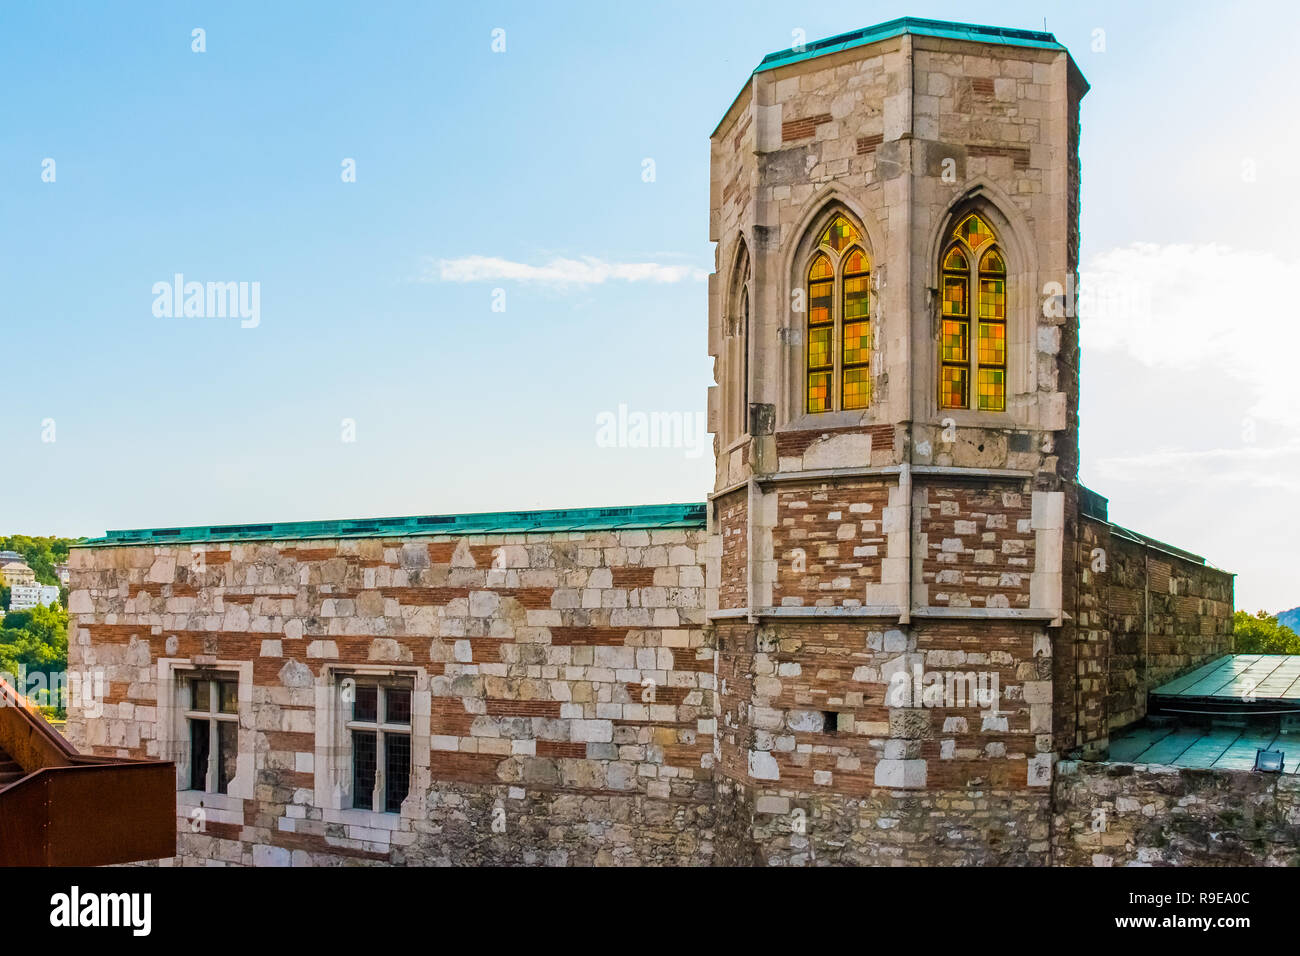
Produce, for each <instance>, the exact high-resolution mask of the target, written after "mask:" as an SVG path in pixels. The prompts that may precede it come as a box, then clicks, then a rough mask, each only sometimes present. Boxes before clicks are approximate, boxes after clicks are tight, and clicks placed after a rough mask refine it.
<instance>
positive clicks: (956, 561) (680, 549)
mask: <svg viewBox="0 0 1300 956" xmlns="http://www.w3.org/2000/svg"><path fill="white" fill-rule="evenodd" d="M1086 91H1087V83H1086V81H1085V80H1084V79H1083V77H1082V75H1081V74H1080V73H1079V71H1078V69H1077V67H1076V66H1075V64H1074V62H1073V60H1072V59H1071V58H1070V55H1069V53H1068V52H1067V51H1066V50H1065V49H1064V48H1063V47H1062V46H1060V45H1059V44H1058V43H1056V41H1055V39H1054V38H1052V37H1051V35H1050V34H1045V33H1034V32H1029V31H1007V30H998V29H994V28H987V27H972V26H966V25H960V24H949V23H940V22H937V21H925V20H912V19H908V20H901V21H892V22H891V23H887V24H882V25H880V26H878V27H873V28H869V29H867V30H863V31H858V32H856V33H854V34H847V35H845V36H844V37H837V38H832V40H829V41H823V42H822V43H815V44H810V45H809V46H808V47H807V48H806V49H802V50H787V51H781V52H779V53H776V54H772V55H771V56H769V57H767V58H766V59H765V60H764V61H763V63H762V64H760V65H759V68H758V69H757V70H755V72H754V73H753V75H752V76H751V77H750V78H749V79H748V81H747V82H746V84H745V86H744V88H743V89H742V90H741V91H740V93H739V95H738V96H737V97H736V99H735V101H734V102H733V103H732V105H731V106H730V108H729V109H728V110H727V111H726V113H725V115H724V116H723V118H722V121H721V123H720V124H719V126H718V128H717V130H716V131H715V132H714V133H713V136H712V140H711V144H712V146H711V148H712V188H711V198H710V210H709V227H710V237H711V239H712V240H713V241H714V242H715V243H716V244H717V246H716V249H717V266H716V274H715V275H714V276H712V277H711V280H710V286H709V302H708V312H709V323H708V333H709V334H708V341H709V351H710V354H711V355H712V356H713V357H714V368H715V382H716V384H715V385H714V386H713V387H711V388H710V390H709V398H708V410H709V425H710V431H711V432H712V433H713V435H714V452H715V458H716V463H717V469H716V482H715V486H714V489H713V491H712V492H711V493H710V494H709V496H708V501H707V503H706V504H705V505H699V506H676V507H673V506H658V507H654V506H650V507H643V508H628V509H612V510H610V511H608V512H602V511H601V510H600V509H591V510H589V511H587V512H534V513H525V514H519V515H508V516H491V515H488V516H433V517H428V518H420V519H391V520H389V521H387V522H384V521H378V522H364V521H358V522H334V523H327V524H319V525H314V524H301V523H300V524H287V525H265V526H257V525H246V526H239V527H234V528H212V527H206V528H173V529H153V530H151V531H135V532H115V533H110V534H109V535H108V536H106V537H105V538H102V539H97V540H95V541H91V542H88V543H87V544H86V546H84V547H80V548H77V549H75V550H74V552H73V555H72V558H71V566H72V584H71V587H72V597H71V610H72V612H73V616H74V621H73V627H72V635H71V641H70V644H71V648H70V657H71V666H72V667H74V668H79V669H102V670H103V671H104V672H105V675H106V677H107V680H108V687H109V689H110V690H109V696H108V700H107V701H106V704H105V706H104V708H103V712H102V716H94V717H92V716H88V715H87V714H85V713H75V712H74V713H73V714H71V715H70V718H69V724H68V727H69V736H70V737H71V738H72V739H73V740H74V741H75V742H76V743H78V744H79V745H80V746H82V747H83V748H85V749H87V750H90V751H92V752H95V753H104V754H114V755H123V756H146V755H147V756H154V757H165V758H169V759H174V760H175V761H176V762H177V775H178V793H177V814H178V826H179V828H180V831H181V833H180V839H179V846H180V854H179V856H178V858H177V861H176V862H181V863H185V864H208V863H229V864H253V865H286V864H294V865H325V864H341V863H389V864H475V863H509V864H548V865H566V864H567V865H575V864H578V865H585V864H674V865H710V864H712V865H721V864H726V865H736V864H740V865H749V864H771V865H805V864H807V865H823V864H889V865H895V864H921V865H925V864H953V865H969V864H1024V865H1046V864H1050V863H1052V862H1058V863H1067V864H1073V863H1080V862H1084V863H1087V862H1097V861H1096V860H1094V859H1093V858H1094V857H1096V856H1101V857H1105V858H1107V859H1115V858H1116V853H1115V852H1113V851H1110V850H1096V851H1095V852H1094V851H1092V850H1091V849H1089V850H1088V851H1087V852H1085V850H1083V849H1080V847H1089V848H1090V846H1091V844H1089V843H1088V841H1089V840H1091V839H1092V837H1091V835H1084V836H1080V834H1082V833H1083V830H1082V829H1081V827H1083V826H1084V823H1085V822H1086V820H1087V816H1088V814H1089V813H1090V812H1091V810H1092V809H1093V806H1092V804H1093V803H1094V802H1095V800H1096V799H1097V794H1098V793H1100V792H1102V790H1104V789H1105V788H1099V787H1098V786H1094V785H1093V783H1092V781H1093V780H1094V778H1093V777H1092V776H1089V775H1088V774H1086V773H1082V774H1081V773H1080V772H1079V771H1078V769H1077V768H1078V767H1079V766H1080V764H1079V763H1078V760H1079V759H1084V760H1091V759H1094V758H1097V757H1104V756H1105V753H1106V748H1107V744H1108V740H1109V735H1110V734H1111V733H1112V732H1113V731H1115V730H1117V729H1119V728H1120V727H1122V726H1124V725H1125V724H1127V723H1131V722H1132V721H1134V720H1136V719H1138V718H1140V717H1141V716H1142V715H1143V714H1144V713H1145V699H1146V689H1147V688H1149V687H1151V686H1153V685H1154V684H1155V683H1157V682H1159V681H1162V680H1165V679H1168V678H1169V677H1171V676H1173V675H1175V674H1179V673H1182V672H1183V671H1185V670H1188V669H1190V668H1192V667H1193V666H1195V665H1197V664H1199V663H1201V662H1203V661H1204V660H1206V659H1208V658H1210V657H1212V656H1217V655H1218V654H1221V653H1224V652H1226V651H1229V650H1231V645H1232V622H1231V618H1232V578H1231V575H1228V574H1226V573H1224V572H1221V571H1218V570H1216V569H1213V568H1211V567H1209V566H1208V565H1206V564H1205V563H1204V561H1203V560H1201V559H1200V558H1198V557H1196V556H1195V555H1191V554H1189V553H1188V552H1185V551H1182V550H1180V549H1177V548H1172V547H1170V546H1168V545H1163V544H1161V543H1160V542H1157V541H1154V540H1152V539H1150V538H1147V537H1145V536H1142V535H1138V534H1135V533H1133V532H1129V531H1127V530H1126V529H1122V528H1118V527H1117V526H1115V525H1113V524H1111V523H1110V522H1109V521H1108V518H1107V510H1106V501H1105V499H1104V498H1101V497H1100V496H1098V495H1096V494H1094V493H1092V492H1090V491H1088V490H1087V489H1085V488H1083V487H1082V486H1080V485H1079V484H1078V481H1077V465H1078V427H1079V421H1078V411H1077V410H1078V384H1079V374H1078V368H1079V351H1078V321H1077V317H1076V316H1075V313H1074V310H1073V308H1072V302H1071V301H1070V297H1069V296H1062V294H1061V293H1060V292H1059V290H1061V289H1073V288H1077V282H1076V280H1077V267H1078V209H1079V184H1080V169H1079V161H1078V136H1079V105H1080V101H1081V99H1082V97H1083V95H1084V94H1085V92H1086ZM972 217H974V218H973V219H972ZM972 237H973V238H972ZM975 242H981V243H984V244H985V245H980V246H975V245H973V243H975ZM961 243H965V245H961ZM954 244H957V245H954ZM989 244H991V245H989ZM958 247H960V248H962V249H967V250H973V249H984V248H996V249H997V250H998V253H999V256H1000V259H1001V261H1002V263H1003V270H1004V271H1003V272H997V271H996V264H995V266H991V267H989V268H992V269H994V271H992V272H990V271H987V270H986V268H985V265H978V267H977V266H974V265H971V266H969V268H970V269H972V270H974V271H971V272H970V273H969V276H968V277H967V278H962V277H961V275H960V274H958V273H956V272H955V271H954V269H955V268H956V267H954V266H953V262H955V261H956V260H954V259H953V258H951V257H950V252H951V250H952V249H953V248H958ZM855 254H857V255H858V257H857V258H854V255H855ZM981 255H983V253H981ZM822 258H824V259H825V264H824V265H823V264H819V263H820V259H822ZM978 262H979V263H985V264H987V263H990V262H994V260H992V259H989V258H988V257H987V256H986V257H985V258H983V259H980V260H978ZM968 265H969V263H968ZM822 268H825V269H828V270H829V273H830V276H831V277H830V278H829V279H823V278H819V276H821V275H822V273H820V272H818V271H817V270H818V269H822ZM855 270H856V271H855ZM954 276H956V278H954ZM850 279H852V280H853V281H852V282H850ZM967 281H969V282H970V283H972V285H968V286H965V287H962V288H964V289H965V291H964V292H963V291H961V290H960V289H958V285H960V283H962V282H967ZM816 283H820V284H816ZM954 283H956V284H957V285H954ZM999 283H1004V284H999ZM972 289H973V290H974V291H971V290H972ZM854 290H856V291H854ZM954 290H957V291H954ZM963 296H964V297H965V298H963ZM810 304H811V305H810ZM810 307H812V308H816V309H820V310H822V311H820V312H818V313H817V315H816V316H813V314H812V313H811V312H810V311H809V309H810ZM963 309H965V310H966V311H964V312H963V311H962V310H963ZM972 309H978V312H977V316H978V322H976V321H975V317H972V316H971V314H970V312H971V310H972ZM954 316H955V317H956V318H954ZM962 321H964V322H965V323H966V324H965V326H964V328H965V331H964V332H961V333H960V334H958V333H956V332H954V331H953V329H954V328H956V326H954V325H953V324H952V323H954V322H956V323H958V324H960V322H962ZM962 335H965V336H967V339H965V340H961V341H965V342H966V344H965V345H962V344H961V343H960V341H958V340H960V339H961V336H962ZM823 336H824V337H823ZM815 343H821V344H817V345H816V347H814V344H815ZM954 343H957V344H954ZM827 344H828V345H829V348H823V345H827ZM959 353H960V355H961V356H967V358H956V359H955V358H954V356H958V355H959ZM864 356H865V358H864ZM960 362H968V363H969V366H968V370H969V375H970V377H969V379H968V380H967V379H966V378H963V377H962V376H964V375H965V374H966V373H965V372H963V371H962V370H961V369H960V368H957V365H958V364H960ZM954 382H956V383H958V385H957V386H955V385H954V384H953V383H954ZM963 382H964V383H965V384H964V385H961V384H960V383H963ZM999 383H1000V384H999ZM959 386H960V387H959ZM823 387H824V389H825V393H824V394H825V398H824V399H823V398H821V397H819V396H820V395H821V394H822V393H821V392H819V391H818V389H822V388H823ZM962 388H965V389H966V391H965V392H962V391H961V389H962ZM999 389H1000V390H999ZM976 395H978V396H979V397H980V398H979V402H976V401H975V400H974V399H975V397H976ZM980 402H982V403H983V405H984V407H980V404H979V403H980ZM810 409H815V410H812V411H810ZM208 688H213V689H212V690H211V692H209V691H208ZM358 688H371V690H368V691H359V690H358ZM374 688H384V689H381V690H374ZM358 693H372V694H376V695H380V696H378V697H375V698H370V697H367V698H366V700H368V701H370V700H388V701H390V702H391V701H397V702H398V703H396V704H391V705H384V706H387V707H390V709H391V710H392V713H389V714H387V716H384V714H383V713H381V712H380V711H382V710H383V707H380V708H379V710H375V709H373V707H371V705H370V704H366V705H365V706H362V704H361V703H360V701H361V700H362V698H361V697H357V696H356V695H357V694H358ZM200 695H202V696H200ZM383 695H388V696H387V697H385V696H383ZM201 705H202V706H201ZM204 707H206V709H204ZM377 714H378V716H377ZM394 714H395V715H396V716H394ZM376 740H382V741H384V742H383V743H382V744H376V743H375V741H376ZM1065 758H1069V759H1068V760H1066V761H1065V764H1064V766H1065V768H1066V769H1067V770H1069V771H1070V772H1069V773H1062V772H1061V767H1062V763H1061V762H1062V761H1063V760H1065ZM205 768H206V769H205ZM1097 779H1100V778H1097ZM1105 779H1106V780H1110V779H1111V778H1105ZM1142 779H1143V781H1144V782H1143V786H1144V787H1149V784H1148V783H1146V782H1145V781H1146V778H1145V777H1143V778H1142ZM1110 786H1111V784H1110V783H1106V787H1110ZM372 796H373V798H372ZM1127 805H1128V804H1125V806H1127ZM1147 805H1155V806H1157V807H1159V806H1160V805H1161V804H1160V802H1159V801H1154V802H1153V801H1152V800H1146V801H1145V802H1144V803H1142V804H1141V806H1147ZM1075 824H1078V826H1075ZM1133 832H1137V831H1136V830H1135V831H1133ZM1054 842H1055V844H1057V845H1059V846H1060V847H1063V848H1064V847H1067V846H1068V851H1067V850H1066V849H1062V850H1059V851H1056V852H1054ZM1126 852H1130V855H1131V856H1132V857H1133V858H1135V859H1136V858H1137V853H1136V851H1133V850H1132V849H1131V848H1130V851H1126ZM1120 856H1123V854H1122V853H1121V854H1120Z"/></svg>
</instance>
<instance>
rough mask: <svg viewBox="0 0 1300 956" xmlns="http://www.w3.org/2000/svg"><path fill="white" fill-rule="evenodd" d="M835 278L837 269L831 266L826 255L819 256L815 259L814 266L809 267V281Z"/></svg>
mask: <svg viewBox="0 0 1300 956" xmlns="http://www.w3.org/2000/svg"><path fill="white" fill-rule="evenodd" d="M833 278H835V270H834V269H832V268H831V260H830V259H827V258H826V257H825V256H818V257H817V258H816V259H814V260H813V263H812V266H811V267H810V268H809V269H808V279H809V281H815V280H817V279H833Z"/></svg>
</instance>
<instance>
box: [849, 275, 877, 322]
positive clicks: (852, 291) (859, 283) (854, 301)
mask: <svg viewBox="0 0 1300 956" xmlns="http://www.w3.org/2000/svg"><path fill="white" fill-rule="evenodd" d="M870 282H871V279H870V277H869V276H850V277H847V278H845V280H844V321H845V322H848V321H851V320H853V319H865V318H866V317H867V316H868V315H869V314H870V312H871V294H870V292H869V291H868V286H869V283H870Z"/></svg>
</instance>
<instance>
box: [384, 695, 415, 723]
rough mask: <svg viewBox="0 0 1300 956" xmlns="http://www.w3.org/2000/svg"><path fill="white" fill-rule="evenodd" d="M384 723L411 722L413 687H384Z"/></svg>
mask: <svg viewBox="0 0 1300 956" xmlns="http://www.w3.org/2000/svg"><path fill="white" fill-rule="evenodd" d="M384 710H385V711H387V713H385V714H384V723H386V724H409V723H410V722H411V688H409V687H386V688H384Z"/></svg>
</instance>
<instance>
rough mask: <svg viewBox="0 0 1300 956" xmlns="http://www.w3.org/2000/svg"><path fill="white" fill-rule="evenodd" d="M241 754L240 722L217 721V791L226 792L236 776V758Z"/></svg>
mask: <svg viewBox="0 0 1300 956" xmlns="http://www.w3.org/2000/svg"><path fill="white" fill-rule="evenodd" d="M238 756H239V724H237V723H235V722H234V721H233V720H219V721H217V793H226V792H227V788H229V786H230V781H231V780H233V779H234V778H235V758H236V757H238Z"/></svg>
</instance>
